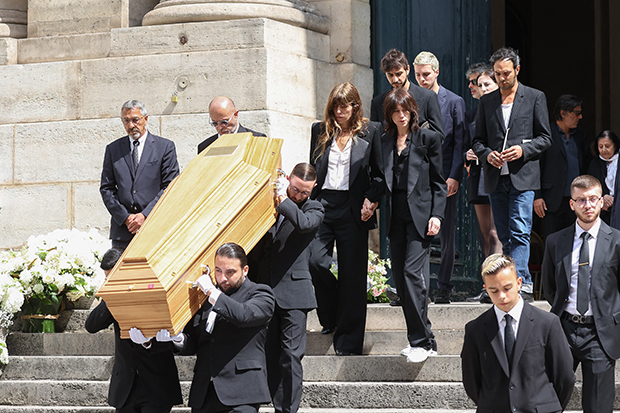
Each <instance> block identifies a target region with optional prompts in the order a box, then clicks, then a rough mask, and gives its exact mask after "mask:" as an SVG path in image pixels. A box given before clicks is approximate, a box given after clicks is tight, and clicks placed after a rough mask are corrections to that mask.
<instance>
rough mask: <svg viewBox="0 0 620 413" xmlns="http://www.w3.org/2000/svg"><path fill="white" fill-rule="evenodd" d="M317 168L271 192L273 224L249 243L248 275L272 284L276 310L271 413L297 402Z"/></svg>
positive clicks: (301, 169)
mask: <svg viewBox="0 0 620 413" xmlns="http://www.w3.org/2000/svg"><path fill="white" fill-rule="evenodd" d="M315 186H316V171H315V169H314V167H313V166H312V165H310V164H307V163H300V164H297V165H296V166H295V168H293V171H292V172H291V174H290V175H289V177H288V186H287V187H281V188H280V189H279V191H278V193H277V194H276V204H277V207H276V211H277V212H278V217H277V219H276V223H275V224H274V225H273V226H272V227H271V228H270V229H269V231H268V232H267V234H265V236H264V237H263V238H262V239H261V241H260V242H259V243H258V244H257V245H256V247H254V249H253V250H252V252H251V253H250V259H251V260H252V261H255V262H256V263H257V264H256V265H253V263H251V264H250V277H251V278H254V280H255V281H258V282H259V283H263V284H267V285H269V286H270V287H271V288H273V292H274V294H275V296H276V308H275V312H274V314H273V317H272V319H271V322H270V324H269V329H268V330H267V343H266V346H265V348H266V353H267V377H268V381H269V392H270V393H271V399H272V401H273V407H274V408H275V411H276V413H295V412H296V411H297V410H298V409H299V403H300V402H301V391H302V381H303V370H302V366H301V359H302V358H303V356H304V353H305V351H306V318H307V313H308V311H310V310H311V309H313V308H316V298H315V296H314V289H313V287H312V278H311V276H310V269H309V267H308V266H309V260H310V248H309V245H310V243H311V242H312V240H313V239H314V235H315V234H316V233H317V231H318V230H319V226H320V225H321V222H322V221H323V215H324V209H323V205H321V203H320V202H319V201H315V200H312V199H308V197H309V196H310V193H311V192H312V189H313V188H314V187H315Z"/></svg>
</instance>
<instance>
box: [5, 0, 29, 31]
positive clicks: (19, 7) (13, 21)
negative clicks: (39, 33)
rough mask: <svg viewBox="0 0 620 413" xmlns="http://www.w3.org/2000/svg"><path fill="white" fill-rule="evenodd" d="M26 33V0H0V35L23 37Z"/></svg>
mask: <svg viewBox="0 0 620 413" xmlns="http://www.w3.org/2000/svg"><path fill="white" fill-rule="evenodd" d="M27 33H28V0H0V37H15V38H24V37H26V35H27Z"/></svg>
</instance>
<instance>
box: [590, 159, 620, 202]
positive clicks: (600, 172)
mask: <svg viewBox="0 0 620 413" xmlns="http://www.w3.org/2000/svg"><path fill="white" fill-rule="evenodd" d="M588 174H589V175H592V176H593V177H595V178H596V179H598V180H599V181H601V186H602V187H603V195H609V188H608V187H607V184H606V183H605V179H606V178H607V162H605V161H604V160H602V159H601V157H600V156H598V155H596V156H595V157H593V158H592V160H591V161H590V165H589V166H588ZM618 175H619V174H618V173H616V182H618ZM615 193H616V192H615V191H614V194H615Z"/></svg>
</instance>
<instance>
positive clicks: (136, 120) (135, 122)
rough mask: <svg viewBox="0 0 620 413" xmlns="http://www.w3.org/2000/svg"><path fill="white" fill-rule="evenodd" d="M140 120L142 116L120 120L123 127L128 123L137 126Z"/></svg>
mask: <svg viewBox="0 0 620 413" xmlns="http://www.w3.org/2000/svg"><path fill="white" fill-rule="evenodd" d="M142 119H144V116H141V117H139V118H122V119H121V120H122V121H123V123H124V124H125V125H129V124H130V123H133V124H134V125H137V124H138V122H140V121H141V120H142Z"/></svg>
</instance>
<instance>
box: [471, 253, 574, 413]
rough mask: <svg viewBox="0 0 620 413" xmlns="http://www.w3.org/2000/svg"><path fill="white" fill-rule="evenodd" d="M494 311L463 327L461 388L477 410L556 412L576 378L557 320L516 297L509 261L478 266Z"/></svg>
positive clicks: (492, 259) (496, 258)
mask: <svg viewBox="0 0 620 413" xmlns="http://www.w3.org/2000/svg"><path fill="white" fill-rule="evenodd" d="M482 279H483V282H484V286H485V288H486V289H487V291H488V292H489V296H490V297H491V300H492V301H493V304H494V305H493V307H491V308H490V309H489V310H488V311H486V312H485V313H483V314H482V315H481V316H480V317H478V318H476V319H475V320H473V321H471V322H469V323H467V325H466V326H465V339H464V341H463V351H462V352H461V366H462V369H463V385H464V386H465V391H466V392H467V395H468V396H469V397H470V398H471V399H472V400H473V401H474V403H476V405H477V406H478V409H477V410H476V411H477V412H524V413H535V412H558V413H559V412H561V411H562V410H563V409H564V408H565V407H566V405H567V404H568V401H569V400H570V396H571V394H572V392H573V386H574V383H575V374H574V373H573V369H572V360H571V357H570V348H569V347H568V343H567V342H566V337H564V334H562V326H561V325H560V320H559V319H558V317H556V316H555V315H554V314H551V313H548V312H546V311H542V310H540V309H538V308H536V307H534V306H532V305H530V304H528V303H526V302H524V300H523V299H522V298H521V297H520V295H519V289H520V288H521V282H522V280H521V277H519V276H518V275H517V270H516V267H515V262H514V260H513V259H512V258H510V257H508V256H506V255H501V254H493V255H491V256H489V257H488V258H487V259H486V260H485V261H484V263H483V264H482Z"/></svg>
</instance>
